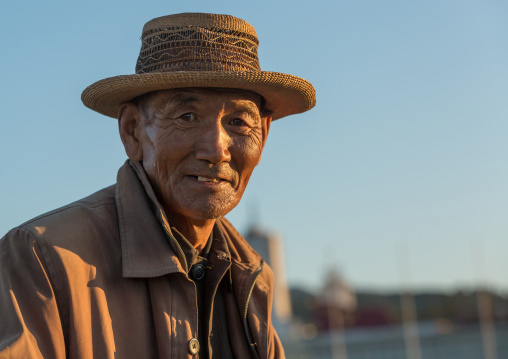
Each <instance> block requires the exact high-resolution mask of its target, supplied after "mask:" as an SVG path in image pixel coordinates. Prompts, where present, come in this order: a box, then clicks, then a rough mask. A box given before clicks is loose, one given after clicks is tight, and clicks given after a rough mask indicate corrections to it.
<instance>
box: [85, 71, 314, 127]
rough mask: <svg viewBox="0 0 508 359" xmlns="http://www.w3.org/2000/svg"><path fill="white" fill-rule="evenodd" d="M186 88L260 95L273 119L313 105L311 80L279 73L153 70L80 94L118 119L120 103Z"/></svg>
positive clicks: (98, 84) (96, 108) (109, 81)
mask: <svg viewBox="0 0 508 359" xmlns="http://www.w3.org/2000/svg"><path fill="white" fill-rule="evenodd" d="M186 87H215V88H231V89H241V90H250V91H253V92H256V93H258V94H260V95H261V96H263V98H264V99H265V101H266V106H265V107H266V108H267V109H268V110H270V111H271V113H272V119H273V120H276V119H279V118H282V117H285V116H289V115H293V114H297V113H301V112H305V111H307V110H310V109H311V108H312V107H314V105H315V104H316V92H315V90H314V87H313V86H312V85H311V84H310V82H308V81H306V80H304V79H302V78H300V77H297V76H293V75H288V74H283V73H278V72H268V71H259V72H209V71H178V72H153V73H147V74H134V75H122V76H115V77H109V78H106V79H103V80H100V81H97V82H95V83H93V84H92V85H90V86H88V87H87V88H86V89H85V90H84V91H83V93H82V94H81V100H82V101H83V104H84V105H85V106H87V107H88V108H90V109H92V110H94V111H97V112H99V113H101V114H103V115H106V116H109V117H113V118H117V116H118V108H119V106H120V105H121V104H122V103H124V102H126V101H129V100H132V99H133V98H135V97H137V96H141V95H143V94H146V93H149V92H152V91H158V90H168V89H176V88H186Z"/></svg>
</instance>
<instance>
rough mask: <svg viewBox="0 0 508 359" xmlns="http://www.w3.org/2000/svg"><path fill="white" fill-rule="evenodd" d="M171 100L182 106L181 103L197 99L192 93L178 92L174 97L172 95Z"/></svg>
mask: <svg viewBox="0 0 508 359" xmlns="http://www.w3.org/2000/svg"><path fill="white" fill-rule="evenodd" d="M173 101H174V102H175V103H176V104H177V105H180V106H183V105H187V104H188V103H190V102H197V101H199V99H197V98H196V97H193V96H192V95H187V94H183V93H180V94H176V95H175V97H173Z"/></svg>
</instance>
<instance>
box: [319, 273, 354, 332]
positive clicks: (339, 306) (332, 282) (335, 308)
mask: <svg viewBox="0 0 508 359" xmlns="http://www.w3.org/2000/svg"><path fill="white" fill-rule="evenodd" d="M317 299H318V307H317V316H318V318H317V322H318V328H319V329H320V330H324V331H327V330H335V329H341V328H344V327H348V326H351V325H353V324H354V312H355V310H356V308H357V306H358V303H357V299H356V294H355V291H354V290H353V289H352V288H351V286H349V284H347V283H346V281H345V280H344V279H343V278H342V277H341V276H340V275H339V273H338V272H337V271H336V270H330V272H329V273H328V275H327V277H326V281H325V283H324V285H323V288H322V289H321V292H320V293H319V295H318V298H317Z"/></svg>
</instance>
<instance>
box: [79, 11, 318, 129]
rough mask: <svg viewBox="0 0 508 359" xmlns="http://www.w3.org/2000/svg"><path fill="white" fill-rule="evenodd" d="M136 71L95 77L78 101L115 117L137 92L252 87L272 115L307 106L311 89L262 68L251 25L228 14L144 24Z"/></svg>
mask: <svg viewBox="0 0 508 359" xmlns="http://www.w3.org/2000/svg"><path fill="white" fill-rule="evenodd" d="M141 41H142V43H141V50H140V54H139V58H138V60H137V63H136V74H134V75H123V76H116V77H110V78H107V79H104V80H100V81H97V82H96V83H94V84H92V85H90V86H89V87H87V88H86V89H85V91H83V93H82V96H81V98H82V100H83V103H84V104H85V105H86V106H87V107H89V108H91V109H93V110H95V111H97V112H99V113H102V114H104V115H106V116H110V117H115V118H116V117H117V112H118V107H119V106H120V104H122V103H124V102H126V101H129V100H131V99H133V98H135V97H137V96H140V95H142V94H145V93H148V92H152V91H157V90H163V89H173V88H185V87H221V88H232V89H243V90H251V91H254V92H257V93H259V94H260V95H261V96H263V97H264V98H265V100H266V108H267V109H269V110H270V111H272V116H273V119H274V120H275V119H278V118H281V117H285V116H288V115H291V114H295V113H300V112H304V111H307V110H309V109H311V108H312V107H313V106H314V105H315V101H316V100H315V90H314V88H313V87H312V85H311V84H310V83H309V82H307V81H306V80H304V79H302V78H299V77H296V76H292V75H287V74H282V73H277V72H266V71H261V69H260V66H259V61H258V39H257V35H256V31H255V30H254V28H253V27H252V26H251V25H250V24H249V23H247V22H246V21H244V20H241V19H238V18H236V17H233V16H230V15H216V14H201V13H184V14H177V15H169V16H164V17H160V18H156V19H153V20H151V21H149V22H148V23H146V24H145V26H144V28H143V32H142V38H141Z"/></svg>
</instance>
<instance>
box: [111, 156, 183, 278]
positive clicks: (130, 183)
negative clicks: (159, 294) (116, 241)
mask: <svg viewBox="0 0 508 359" xmlns="http://www.w3.org/2000/svg"><path fill="white" fill-rule="evenodd" d="M116 205H117V212H118V226H119V230H120V241H121V246H122V272H123V276H124V277H132V278H147V277H158V276H162V275H165V274H169V273H175V272H181V273H185V271H184V269H183V268H182V266H181V264H180V261H179V259H178V256H177V255H176V253H175V251H174V249H173V248H172V247H171V245H170V242H169V241H168V239H167V237H166V234H165V233H164V232H165V229H164V228H163V226H164V224H165V223H167V222H164V221H162V220H160V219H162V218H163V217H164V213H163V212H162V207H161V206H160V204H159V202H158V201H157V198H156V197H155V194H154V192H153V189H152V187H151V186H150V183H149V182H148V179H147V177H146V174H145V172H144V170H143V169H142V167H141V165H140V164H139V163H136V162H131V161H126V162H125V164H124V165H123V166H122V167H121V168H120V170H119V171H118V176H117V185H116ZM157 210H158V211H159V213H157V215H158V216H161V217H162V218H160V219H157V217H156V216H155V215H154V214H155V213H156V211H157ZM154 212H155V213H154ZM161 223H164V224H161Z"/></svg>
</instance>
